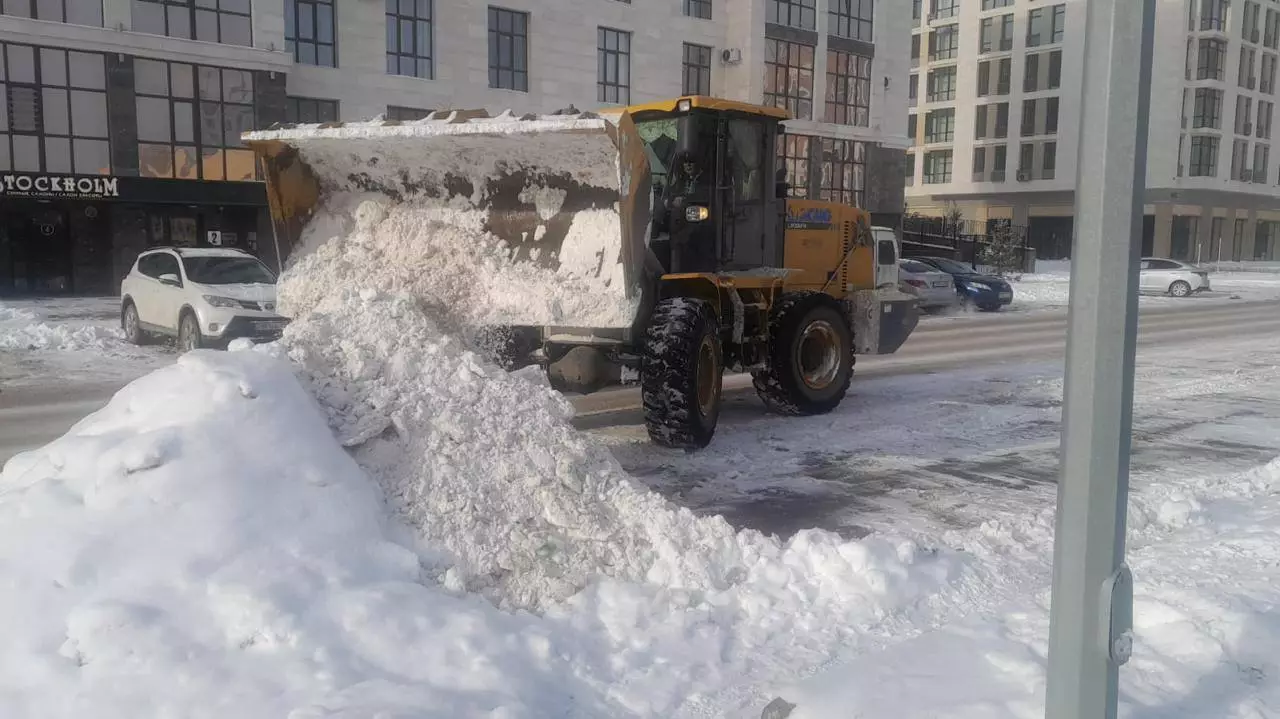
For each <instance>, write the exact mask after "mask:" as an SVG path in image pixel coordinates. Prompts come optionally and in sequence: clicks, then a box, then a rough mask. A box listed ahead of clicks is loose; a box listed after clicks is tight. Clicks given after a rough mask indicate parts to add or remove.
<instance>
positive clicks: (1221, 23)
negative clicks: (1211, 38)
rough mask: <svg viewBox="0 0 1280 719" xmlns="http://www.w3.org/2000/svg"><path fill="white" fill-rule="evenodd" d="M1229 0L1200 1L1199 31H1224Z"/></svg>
mask: <svg viewBox="0 0 1280 719" xmlns="http://www.w3.org/2000/svg"><path fill="white" fill-rule="evenodd" d="M1228 4H1229V0H1202V3H1201V5H1200V29H1201V30H1225V29H1226V27H1227V5H1228Z"/></svg>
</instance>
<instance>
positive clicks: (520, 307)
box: [278, 192, 638, 333]
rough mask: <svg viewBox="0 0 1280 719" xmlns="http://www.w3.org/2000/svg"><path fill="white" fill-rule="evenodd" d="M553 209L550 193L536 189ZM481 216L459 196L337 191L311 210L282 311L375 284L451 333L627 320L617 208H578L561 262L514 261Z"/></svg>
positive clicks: (295, 311)
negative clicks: (398, 197)
mask: <svg viewBox="0 0 1280 719" xmlns="http://www.w3.org/2000/svg"><path fill="white" fill-rule="evenodd" d="M532 199H533V200H536V201H537V203H538V205H539V211H540V212H543V213H544V214H545V213H546V212H550V213H552V214H554V212H555V211H556V210H558V207H555V206H554V205H555V202H556V198H555V196H554V194H553V193H546V192H543V193H537V192H535V193H534V196H533V198H532ZM487 218H488V215H487V213H485V212H481V211H476V210H474V209H471V208H470V205H469V204H468V202H467V201H466V200H465V198H457V200H456V201H455V202H454V203H452V204H444V203H441V202H440V201H437V200H431V199H429V198H421V199H418V200H414V201H405V202H392V201H390V200H389V199H388V198H386V197H385V196H381V195H372V194H362V193H337V194H335V195H332V196H329V197H328V198H327V199H326V200H325V202H324V203H323V204H322V206H321V207H320V209H318V210H317V211H316V214H315V216H314V217H313V218H312V220H311V221H310V223H309V224H308V225H307V228H306V229H305V230H304V231H303V235H302V238H301V241H300V244H299V247H298V249H296V250H295V253H294V257H293V259H292V260H291V263H292V264H291V266H290V268H289V270H288V271H287V275H286V277H285V278H282V281H281V283H280V286H279V295H278V297H279V301H280V309H281V311H282V312H283V313H284V314H286V315H287V316H289V317H294V318H298V317H302V316H304V315H306V314H307V313H309V312H311V311H313V310H314V309H315V308H316V307H317V305H318V304H319V303H320V302H321V301H322V300H323V299H324V298H325V297H326V296H328V295H329V294H330V293H332V292H333V291H334V290H335V289H341V288H347V289H372V290H379V291H383V292H390V293H398V294H406V295H410V296H412V297H415V298H417V299H418V300H419V301H421V302H422V303H423V304H424V305H425V306H426V307H427V308H429V309H430V311H431V312H432V315H433V317H435V318H437V319H438V320H440V321H441V322H442V323H444V324H445V327H446V328H448V329H449V330H450V331H451V332H457V333H465V332H467V331H471V330H474V329H475V328H481V327H492V326H511V325H521V326H573V327H630V326H631V323H632V321H633V320H634V318H635V313H636V309H637V303H638V300H637V299H634V298H628V297H627V292H626V288H625V286H624V279H623V268H622V264H621V262H620V261H619V253H620V251H621V250H620V242H621V240H620V239H619V238H620V234H619V233H620V229H619V222H620V220H619V217H618V213H617V212H616V211H607V210H597V211H585V212H579V213H577V214H576V215H575V217H574V221H573V225H571V226H570V228H569V231H568V234H567V236H566V237H565V240H564V244H563V246H562V248H561V257H560V265H559V269H558V270H556V271H552V270H550V269H548V268H546V267H541V266H538V265H535V264H534V263H532V262H526V261H519V262H518V261H515V260H514V259H513V257H512V250H511V248H510V247H509V246H508V245H507V244H506V243H505V242H503V241H502V240H501V239H500V238H498V237H496V236H494V235H492V234H490V233H488V232H486V231H485V229H484V227H485V223H486V221H487Z"/></svg>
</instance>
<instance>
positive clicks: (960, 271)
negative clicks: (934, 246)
mask: <svg viewBox="0 0 1280 719" xmlns="http://www.w3.org/2000/svg"><path fill="white" fill-rule="evenodd" d="M911 259H913V260H915V261H917V262H921V263H923V264H926V265H929V266H930V267H933V268H935V269H937V270H941V271H942V272H945V273H947V274H948V275H951V279H952V281H953V282H954V285H955V288H956V293H957V294H958V295H960V301H961V302H963V303H965V304H973V305H976V306H977V307H978V309H980V310H983V311H984V312H995V311H996V310H999V309H1000V308H1001V307H1004V306H1005V305H1007V304H1009V303H1010V302H1013V287H1011V286H1010V285H1009V283H1008V282H1005V281H1004V280H1002V279H1001V278H999V277H996V276H995V275H984V274H981V273H979V272H978V271H977V270H975V269H973V268H972V267H970V266H969V265H966V264H964V263H963V262H956V261H955V260H952V259H949V258H946V257H912V258H911Z"/></svg>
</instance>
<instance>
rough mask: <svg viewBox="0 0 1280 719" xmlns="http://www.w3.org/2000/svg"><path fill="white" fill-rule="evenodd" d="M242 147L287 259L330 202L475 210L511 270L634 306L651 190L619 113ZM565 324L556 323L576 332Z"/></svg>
mask: <svg viewBox="0 0 1280 719" xmlns="http://www.w3.org/2000/svg"><path fill="white" fill-rule="evenodd" d="M244 139H245V141H246V143H247V144H248V145H249V146H250V147H252V148H253V149H254V150H256V151H257V153H258V154H259V156H260V157H261V158H262V160H263V167H264V170H265V173H266V179H267V185H268V198H269V200H270V203H271V211H272V215H273V218H274V220H275V225H276V233H277V240H278V243H279V245H280V247H281V253H282V254H283V255H285V256H287V255H288V253H289V251H290V249H292V248H293V247H295V246H296V244H297V243H298V241H299V238H300V236H301V235H302V232H303V230H304V228H305V226H306V224H307V222H308V221H309V220H310V219H311V216H312V215H313V213H314V212H315V210H316V209H317V208H319V207H321V206H323V203H325V202H326V201H328V200H329V199H330V198H334V197H337V196H339V195H345V196H350V194H351V193H357V194H358V193H376V194H378V195H381V196H384V197H386V198H388V199H389V200H390V201H391V202H393V203H404V202H426V203H432V202H434V203H437V204H438V205H439V206H441V207H446V208H451V209H457V210H460V211H462V212H465V213H476V212H478V213H480V215H481V216H482V217H483V229H484V231H485V232H487V233H489V234H491V235H493V236H496V237H498V238H500V239H501V240H502V241H503V242H505V243H506V245H507V246H508V247H509V248H510V258H511V260H512V261H513V262H515V263H530V264H532V265H534V266H536V267H539V268H543V269H545V270H547V271H549V272H551V273H569V274H572V275H573V277H574V278H575V281H579V280H580V281H583V282H585V283H586V284H585V285H584V286H589V287H590V288H592V290H593V291H595V290H599V291H601V292H606V293H613V294H621V295H624V296H625V297H627V298H638V297H639V293H640V286H641V282H642V275H641V273H642V271H643V268H644V264H645V262H644V259H645V254H646V253H647V232H648V225H649V213H650V197H651V193H650V189H649V187H650V180H649V168H648V162H647V160H646V158H645V154H644V149H643V148H644V146H643V143H642V141H641V139H640V137H639V135H638V134H637V132H636V129H635V125H634V124H633V123H632V122H631V119H630V117H629V116H628V115H626V114H621V115H616V116H612V117H610V118H608V119H606V118H603V117H600V116H598V115H594V114H590V113H576V114H566V115H552V116H533V115H525V116H523V117H517V116H515V115H513V114H511V113H510V112H506V113H503V114H502V115H499V116H497V117H489V116H487V115H486V114H485V113H483V112H470V111H468V112H464V111H450V112H436V113H433V114H432V115H430V116H429V117H428V118H427V119H425V120H419V121H413V122H394V121H374V122H367V123H331V124H322V125H299V126H278V127H277V128H274V129H271V130H265V131H257V132H251V133H246V134H245V136H244ZM516 319H517V320H518V318H516ZM574 320H575V318H573V317H563V318H558V321H557V323H556V324H557V325H558V326H575V327H582V326H584V325H582V324H581V323H578V322H575V321H574ZM517 323H518V322H517ZM615 326H616V327H629V326H630V320H629V319H628V321H626V322H617V323H615Z"/></svg>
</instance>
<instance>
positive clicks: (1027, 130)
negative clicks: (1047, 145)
mask: <svg viewBox="0 0 1280 719" xmlns="http://www.w3.org/2000/svg"><path fill="white" fill-rule="evenodd" d="M1019 134H1021V135H1022V136H1023V137H1030V136H1031V135H1034V134H1036V101H1035V100H1023V101H1022V128H1021V131H1020V133H1019Z"/></svg>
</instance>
